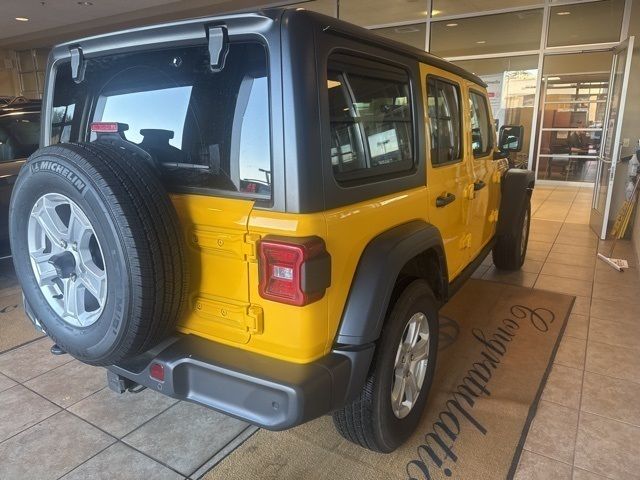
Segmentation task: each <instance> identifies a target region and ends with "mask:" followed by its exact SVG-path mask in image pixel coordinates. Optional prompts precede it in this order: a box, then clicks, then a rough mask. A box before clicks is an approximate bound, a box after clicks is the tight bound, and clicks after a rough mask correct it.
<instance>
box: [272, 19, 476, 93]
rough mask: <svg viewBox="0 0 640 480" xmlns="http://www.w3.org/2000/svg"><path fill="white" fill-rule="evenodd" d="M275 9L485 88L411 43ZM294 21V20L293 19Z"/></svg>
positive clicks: (340, 22)
mask: <svg viewBox="0 0 640 480" xmlns="http://www.w3.org/2000/svg"><path fill="white" fill-rule="evenodd" d="M275 10H285V12H284V14H283V15H285V16H287V17H290V18H291V19H295V17H296V16H298V15H302V16H306V17H309V18H311V19H312V21H313V22H315V23H318V24H322V26H323V30H329V31H334V32H336V33H338V34H341V35H344V36H347V37H351V38H355V39H358V40H361V41H364V42H367V43H371V44H375V45H378V46H381V47H383V48H388V49H392V50H394V51H396V52H399V53H402V54H404V55H407V56H409V57H412V58H414V59H416V60H418V61H420V62H422V63H426V64H427V65H432V66H434V67H437V68H441V69H442V70H446V71H448V72H451V73H453V74H454V75H458V76H460V77H462V78H464V79H465V80H469V81H471V82H473V83H476V84H478V85H480V86H482V87H485V88H486V86H487V85H486V83H484V81H483V80H482V79H481V78H480V77H478V76H477V75H474V74H473V73H471V72H469V71H467V70H465V69H464V68H462V67H459V66H458V65H455V64H453V63H451V62H448V61H447V60H445V59H443V58H441V57H438V56H437V55H433V54H431V53H428V52H426V51H424V50H420V49H419V48H416V47H413V46H411V45H407V44H406V43H402V42H398V41H396V40H392V39H390V38H387V37H383V36H381V35H378V34H376V33H374V32H373V31H372V30H368V29H366V28H363V27H360V26H358V25H354V24H353V23H349V22H345V21H344V20H339V19H337V18H334V17H329V16H327V15H323V14H321V13H317V12H312V11H309V10H297V9H275ZM294 21H295V20H294Z"/></svg>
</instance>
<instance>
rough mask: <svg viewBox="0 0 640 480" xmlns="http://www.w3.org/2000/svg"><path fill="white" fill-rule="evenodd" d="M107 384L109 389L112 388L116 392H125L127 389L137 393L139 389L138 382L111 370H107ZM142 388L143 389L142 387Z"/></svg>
mask: <svg viewBox="0 0 640 480" xmlns="http://www.w3.org/2000/svg"><path fill="white" fill-rule="evenodd" d="M107 385H108V386H109V389H110V390H113V391H114V392H116V393H125V392H127V391H128V392H133V393H138V392H139V391H140V388H139V387H141V385H139V384H138V383H136V382H134V381H132V380H129V379H128V378H125V377H123V376H122V375H118V374H117V373H114V372H112V371H111V370H107ZM142 390H144V387H143V388H142Z"/></svg>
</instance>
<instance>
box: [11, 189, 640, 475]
mask: <svg viewBox="0 0 640 480" xmlns="http://www.w3.org/2000/svg"><path fill="white" fill-rule="evenodd" d="M590 200H591V190H590V189H586V188H571V187H563V188H555V187H545V186H538V187H537V188H536V190H535V193H534V196H533V203H532V214H533V215H532V217H533V220H532V230H531V241H530V244H529V253H528V258H527V261H526V263H525V265H524V268H523V270H522V271H520V272H516V273H507V274H505V273H500V272H497V271H496V270H495V268H494V267H493V266H492V265H491V262H490V258H489V259H487V260H486V261H485V263H484V264H483V265H482V266H481V267H480V268H479V269H478V270H477V271H476V272H475V274H474V275H475V276H476V277H479V278H486V279H492V280H497V281H502V282H507V283H515V284H519V285H523V286H527V287H533V288H543V289H548V290H554V291H560V292H566V293H568V294H572V295H576V304H575V306H574V309H573V312H572V315H571V318H570V320H569V323H568V325H567V329H566V332H565V336H564V339H563V340H562V343H561V347H560V349H559V351H558V355H557V358H556V361H555V364H554V366H553V370H552V372H551V375H550V377H549V381H548V383H547V387H546V388H545V391H544V394H543V397H542V401H541V403H540V407H539V410H538V414H537V416H536V418H535V420H534V422H533V424H532V428H531V430H530V433H529V436H528V438H527V441H526V444H525V450H524V452H523V455H522V459H521V461H520V465H519V468H518V471H517V474H516V478H517V479H519V480H522V479H534V478H535V479H547V478H549V479H551V478H553V479H570V478H573V479H577V480H596V479H603V478H609V479H629V478H640V455H639V452H640V402H638V398H639V397H640V323H639V322H638V319H639V318H640V315H639V312H640V295H638V293H639V288H640V274H639V272H638V268H637V267H638V263H637V260H636V259H635V258H634V257H633V252H632V249H631V247H630V245H629V244H628V242H622V243H619V244H618V247H617V249H616V252H615V256H623V257H625V258H628V259H629V261H630V263H631V264H632V266H633V268H630V269H629V270H627V271H626V272H625V273H623V274H620V273H617V272H615V271H614V270H612V269H611V268H610V267H608V266H606V265H604V264H603V263H601V262H596V260H595V253H596V250H597V249H598V241H597V239H596V236H595V235H594V234H593V233H592V232H591V231H590V230H589V227H588V219H589V208H590ZM600 248H602V249H606V248H607V245H606V244H605V245H602V244H601V245H600ZM605 251H606V250H605ZM15 288H16V287H15V281H14V280H13V279H12V277H11V272H10V269H9V267H8V264H7V263H6V262H5V265H4V266H3V265H2V264H0V300H1V297H2V296H3V295H8V294H14V293H15V291H16V290H15ZM0 303H1V302H0ZM0 320H1V319H0ZM50 344H51V343H50V341H49V340H47V339H40V340H36V341H34V342H31V343H29V344H27V345H25V346H22V347H20V348H17V349H14V350H12V351H9V352H7V353H4V354H2V355H0V479H5V478H7V479H22V478H25V479H26V478H37V479H58V478H62V479H65V480H70V479H91V478H109V479H117V478H135V479H141V478H154V479H155V478H157V479H174V478H185V477H187V478H193V479H196V478H199V477H200V476H202V475H203V474H204V473H205V472H206V471H207V470H209V469H210V468H212V467H213V466H214V465H215V464H216V463H217V462H218V461H220V460H221V459H222V458H224V456H225V455H227V454H228V453H229V452H230V451H232V450H233V449H234V448H235V447H236V446H237V445H238V444H240V443H241V442H242V441H244V439H246V438H247V437H248V436H250V435H252V434H253V432H254V431H255V429H254V428H253V427H249V426H247V425H246V424H244V423H242V422H239V421H237V420H233V419H230V418H228V417H225V416H224V415H220V414H218V413H216V412H213V411H210V410H207V409H204V408H201V407H198V406H195V405H192V404H188V403H184V402H176V401H174V400H172V399H169V398H166V397H163V396H160V395H158V394H156V393H155V392H151V391H148V390H145V391H143V392H142V393H139V394H137V395H132V394H128V395H122V396H121V395H116V394H114V393H112V392H111V391H110V390H108V389H106V388H105V377H104V372H103V371H100V370H97V369H96V368H94V367H90V366H86V365H83V364H81V363H79V362H77V361H75V360H73V359H72V358H70V357H68V356H62V357H54V356H52V355H50V354H49V353H48V349H49V346H50ZM122 465H127V469H126V470H125V469H122V468H121V467H122ZM125 474H126V477H123V476H122V475H125Z"/></svg>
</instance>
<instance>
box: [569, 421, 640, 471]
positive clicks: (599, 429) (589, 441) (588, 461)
mask: <svg viewBox="0 0 640 480" xmlns="http://www.w3.org/2000/svg"><path fill="white" fill-rule="evenodd" d="M638 445H640V428H638V427H634V426H631V425H627V424H625V423H621V422H616V421H614V420H609V419H607V418H603V417H599V416H596V415H592V414H590V413H586V412H583V413H582V414H581V415H580V424H579V426H578V438H577V441H576V456H575V466H576V467H578V468H582V469H584V470H587V471H590V472H594V473H598V474H601V475H606V476H607V477H609V478H619V479H629V478H638V475H639V472H640V455H638Z"/></svg>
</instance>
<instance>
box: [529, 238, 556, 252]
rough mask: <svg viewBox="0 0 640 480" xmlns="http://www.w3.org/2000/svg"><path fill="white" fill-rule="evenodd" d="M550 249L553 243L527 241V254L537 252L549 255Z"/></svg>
mask: <svg viewBox="0 0 640 480" xmlns="http://www.w3.org/2000/svg"><path fill="white" fill-rule="evenodd" d="M551 247H553V243H551V242H536V241H535V240H529V244H528V245H527V252H531V251H534V250H535V251H539V252H544V253H549V252H550V251H551Z"/></svg>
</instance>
